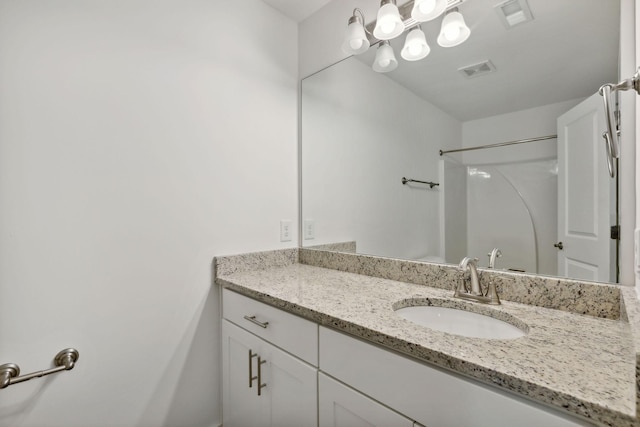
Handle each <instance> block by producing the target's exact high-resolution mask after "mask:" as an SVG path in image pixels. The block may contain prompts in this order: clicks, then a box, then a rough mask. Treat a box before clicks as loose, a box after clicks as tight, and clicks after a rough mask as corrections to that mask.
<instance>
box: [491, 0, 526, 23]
mask: <svg viewBox="0 0 640 427" xmlns="http://www.w3.org/2000/svg"><path fill="white" fill-rule="evenodd" d="M495 10H496V13H497V14H498V17H499V18H500V21H502V25H504V27H505V28H506V29H507V30H508V29H510V28H511V27H515V26H516V25H519V24H524V23H525V22H529V21H532V20H533V15H532V14H531V9H529V4H528V3H527V0H507V1H505V2H503V3H500V4H498V5H496V6H495Z"/></svg>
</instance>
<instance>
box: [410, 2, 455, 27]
mask: <svg viewBox="0 0 640 427" xmlns="http://www.w3.org/2000/svg"><path fill="white" fill-rule="evenodd" d="M446 8H447V0H415V1H414V3H413V8H412V9H411V17H412V18H413V19H414V20H416V21H417V22H427V21H431V20H432V19H436V18H437V17H438V16H440V15H442V14H443V13H444V11H445V10H446Z"/></svg>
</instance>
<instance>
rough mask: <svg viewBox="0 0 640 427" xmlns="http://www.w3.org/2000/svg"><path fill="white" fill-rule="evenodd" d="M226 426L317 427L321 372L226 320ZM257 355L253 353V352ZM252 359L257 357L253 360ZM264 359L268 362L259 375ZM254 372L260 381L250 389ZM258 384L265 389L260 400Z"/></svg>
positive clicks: (224, 395)
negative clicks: (251, 355) (259, 362)
mask: <svg viewBox="0 0 640 427" xmlns="http://www.w3.org/2000/svg"><path fill="white" fill-rule="evenodd" d="M222 336H223V345H222V348H223V357H222V364H223V377H224V378H223V409H222V411H223V421H224V422H223V424H224V426H225V427H234V426H236V427H251V426H260V427H263V426H274V427H275V426H277V427H287V426H296V427H312V426H316V425H317V419H318V408H317V398H316V397H317V369H316V368H315V367H313V366H310V365H308V364H306V363H304V362H302V361H301V360H299V359H297V358H295V357H294V356H291V355H290V354H288V353H286V352H284V351H282V350H280V349H278V348H276V347H274V346H273V345H271V344H269V343H267V342H265V341H263V340H261V339H260V338H258V337H256V336H255V335H252V334H251V333H249V332H247V331H245V330H243V329H241V328H239V327H237V326H235V325H233V324H231V323H229V322H228V321H226V320H225V321H223V326H222ZM249 351H251V353H249ZM250 354H255V355H256V356H254V357H250ZM258 358H259V359H260V361H261V362H264V363H263V364H262V365H261V366H260V372H258ZM250 372H251V374H252V376H253V377H257V376H258V373H259V374H260V375H259V377H260V378H259V381H258V378H256V379H254V380H253V381H252V382H251V385H252V386H251V387H249V384H250V376H249V373H250ZM258 383H260V384H261V385H263V387H261V389H260V395H258Z"/></svg>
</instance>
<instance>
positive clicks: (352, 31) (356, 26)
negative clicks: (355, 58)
mask: <svg viewBox="0 0 640 427" xmlns="http://www.w3.org/2000/svg"><path fill="white" fill-rule="evenodd" d="M353 18H354V17H351V19H349V26H348V27H347V31H346V33H345V35H344V42H343V43H342V51H343V52H344V53H350V54H354V55H358V54H360V53H363V52H366V51H367V49H369V40H368V39H367V35H366V34H365V32H364V26H363V25H362V23H361V22H360V20H359V19H353Z"/></svg>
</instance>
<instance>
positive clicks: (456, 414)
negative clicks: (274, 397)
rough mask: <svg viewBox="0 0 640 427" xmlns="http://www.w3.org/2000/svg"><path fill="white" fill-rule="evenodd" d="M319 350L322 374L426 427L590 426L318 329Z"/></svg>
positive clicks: (511, 396) (461, 378)
mask: <svg viewBox="0 0 640 427" xmlns="http://www.w3.org/2000/svg"><path fill="white" fill-rule="evenodd" d="M319 348H320V370H321V371H322V372H326V373H328V374H329V375H331V376H332V377H334V378H337V379H339V380H340V381H341V382H343V383H345V384H348V385H349V386H351V387H353V388H354V389H356V390H359V391H360V392H362V393H363V394H365V395H367V396H370V397H371V398H373V399H375V400H377V401H379V402H382V403H384V404H385V405H387V406H389V407H390V408H393V409H394V410H395V411H398V412H399V413H401V414H404V415H405V416H407V417H409V418H411V419H414V420H416V421H418V422H419V423H421V424H424V425H425V426H428V427H445V426H455V427H458V426H474V427H501V426H518V427H539V426H545V427H577V426H593V424H590V423H588V422H586V421H582V420H579V419H577V418H573V417H569V416H567V415H565V414H562V413H559V412H557V411H555V410H552V409H549V408H546V407H544V406H542V405H539V404H536V403H533V402H531V401H528V400H525V399H523V398H521V397H519V396H516V395H515V394H512V393H508V392H505V391H502V390H498V389H497V388H495V387H491V386H487V385H484V384H482V383H480V382H478V381H474V380H471V379H467V378H464V377H462V376H460V375H457V374H454V373H450V372H446V371H444V370H442V369H438V368H435V367H432V366H429V365H426V364H424V363H420V362H418V361H415V360H413V359H410V358H407V357H404V356H401V355H399V354H397V353H394V352H391V351H388V350H385V349H382V348H380V347H377V346H375V345H372V344H369V343H367V342H364V341H362V340H360V339H356V338H353V337H351V336H348V335H345V334H343V333H340V332H336V331H334V330H331V329H327V328H324V327H320V346H319Z"/></svg>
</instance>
